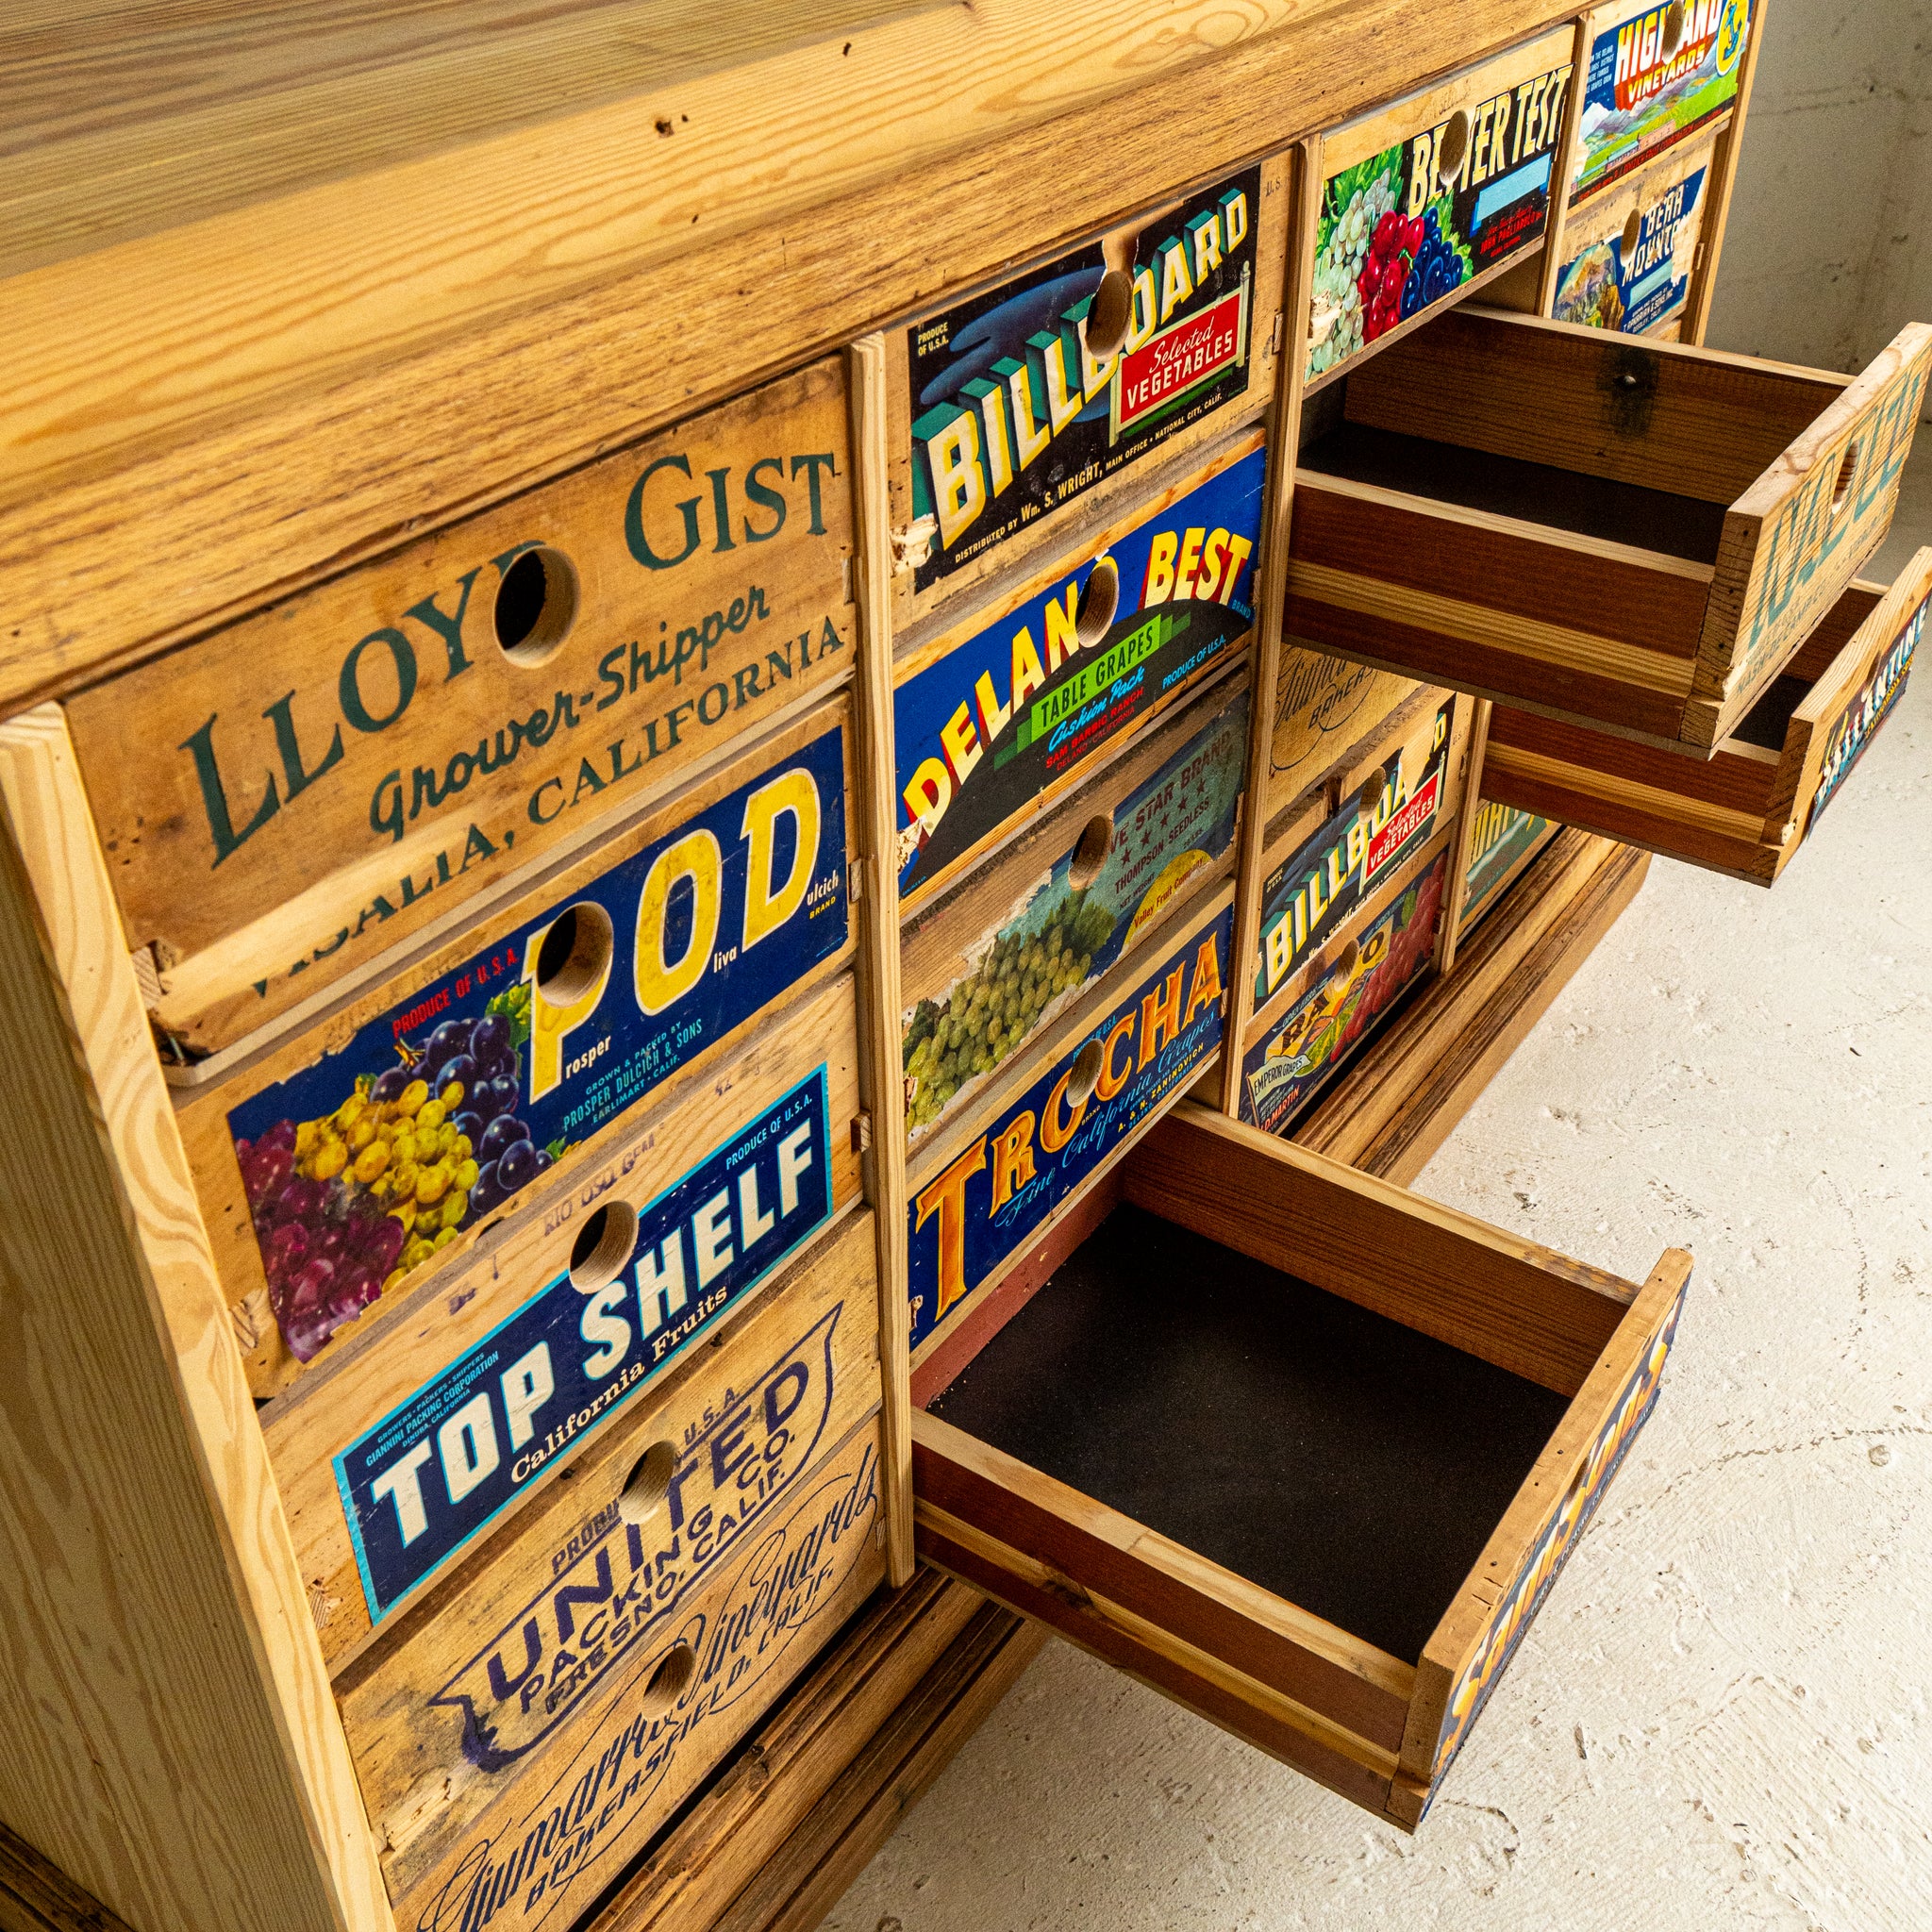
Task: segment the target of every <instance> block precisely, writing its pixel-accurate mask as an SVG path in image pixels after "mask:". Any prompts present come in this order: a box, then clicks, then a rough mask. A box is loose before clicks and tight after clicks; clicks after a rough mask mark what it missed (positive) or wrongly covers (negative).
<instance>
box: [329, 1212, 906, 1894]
mask: <svg viewBox="0 0 1932 1932" xmlns="http://www.w3.org/2000/svg"><path fill="white" fill-rule="evenodd" d="M873 1244H874V1227H873V1222H872V1217H871V1215H870V1213H869V1212H868V1211H866V1210H864V1209H860V1210H858V1212H856V1213H854V1214H851V1215H849V1216H847V1217H845V1218H844V1219H843V1220H841V1223H840V1224H839V1225H838V1227H837V1229H836V1230H835V1231H834V1232H833V1233H832V1234H831V1235H829V1236H828V1237H827V1238H826V1239H825V1240H824V1241H822V1242H820V1243H819V1244H818V1245H817V1246H816V1247H815V1248H814V1249H813V1250H812V1251H811V1253H810V1254H808V1256H806V1257H803V1258H801V1259H800V1260H798V1261H796V1262H794V1263H793V1264H792V1265H791V1267H790V1268H788V1269H787V1270H786V1272H785V1274H784V1276H783V1278H782V1280H781V1282H780V1283H779V1285H778V1287H777V1289H776V1290H775V1291H774V1293H773V1294H772V1295H770V1296H768V1297H766V1298H765V1299H764V1300H762V1301H761V1302H760V1303H759V1304H758V1306H757V1307H755V1308H753V1309H752V1310H751V1311H749V1312H748V1313H747V1314H746V1315H745V1316H744V1317H743V1319H742V1320H739V1321H734V1322H733V1323H732V1324H731V1325H730V1327H729V1328H728V1329H727V1330H726V1331H725V1332H724V1335H723V1336H722V1337H721V1342H722V1345H721V1346H719V1347H716V1348H705V1349H700V1350H698V1351H697V1352H696V1354H695V1355H693V1356H692V1357H690V1358H688V1360H687V1361H686V1362H685V1363H684V1365H683V1366H682V1367H681V1368H679V1369H678V1370H677V1371H676V1372H675V1374H673V1375H671V1376H670V1377H668V1378H667V1379H666V1380H665V1381H664V1382H663V1383H662V1384H661V1385H660V1386H659V1387H658V1390H656V1391H653V1393H652V1395H651V1396H650V1397H649V1398H648V1399H647V1400H646V1401H645V1402H643V1403H641V1404H639V1405H638V1407H637V1409H636V1410H635V1411H634V1412H633V1413H632V1414H631V1415H630V1416H629V1417H628V1418H627V1419H626V1420H625V1422H624V1423H623V1424H622V1425H621V1426H619V1427H618V1428H615V1429H613V1430H611V1431H610V1432H608V1434H607V1435H606V1436H604V1437H603V1438H602V1439H601V1440H600V1441H598V1442H597V1443H596V1444H594V1445H593V1446H592V1447H591V1449H590V1450H589V1451H588V1452H587V1453H586V1454H585V1455H584V1456H583V1457H580V1458H578V1459H577V1460H576V1461H575V1463H574V1465H573V1469H572V1474H571V1479H570V1480H569V1481H568V1482H566V1483H561V1484H558V1485H557V1486H556V1487H555V1488H553V1489H551V1490H549V1491H546V1492H545V1494H544V1495H543V1496H542V1497H541V1499H540V1500H539V1501H537V1502H536V1503H534V1504H533V1505H532V1506H531V1507H530V1508H529V1509H528V1510H527V1511H525V1513H524V1514H522V1515H520V1516H519V1517H518V1518H517V1519H516V1521H515V1522H514V1523H513V1524H510V1525H509V1526H508V1527H507V1528H506V1529H505V1530H504V1531H503V1532H501V1533H500V1534H499V1535H496V1536H494V1537H492V1538H491V1540H490V1541H488V1542H486V1543H485V1544H483V1545H482V1546H481V1547H480V1548H479V1549H478V1551H477V1553H476V1556H475V1560H474V1561H472V1562H469V1563H467V1564H465V1565H464V1566H463V1568H462V1569H461V1570H460V1571H458V1573H457V1574H455V1575H454V1576H453V1577H452V1578H451V1579H450V1580H449V1582H448V1583H447V1584H445V1585H443V1586H441V1587H440V1588H439V1589H438V1590H437V1591H434V1592H433V1593H432V1594H431V1595H430V1596H429V1597H428V1598H427V1599H425V1602H424V1603H423V1604H422V1606H421V1607H420V1608H419V1609H417V1610H416V1611H414V1612H412V1614H411V1615H410V1616H409V1617H408V1619H407V1620H406V1621H405V1622H404V1623H402V1624H400V1625H399V1626H398V1627H397V1630H396V1633H395V1636H394V1638H393V1640H392V1641H391V1642H389V1643H387V1644H385V1645H384V1647H383V1649H382V1650H381V1652H380V1653H379V1655H378V1656H377V1657H375V1658H374V1659H372V1661H371V1664H370V1666H369V1668H368V1669H367V1670H366V1671H352V1672H350V1673H348V1674H346V1676H345V1677H344V1678H343V1679H342V1680H341V1689H340V1695H341V1707H342V1721H343V1725H344V1728H345V1729H346V1730H347V1732H348V1736H349V1743H350V1749H351V1751H352V1752H353V1754H354V1757H355V1761H356V1774H357V1778H358V1783H359V1785H360V1787H361V1790H362V1795H363V1801H364V1803H365V1804H366V1805H367V1806H368V1807H369V1815H370V1819H371V1822H372V1825H373V1827H374V1829H375V1832H376V1833H377V1835H378V1836H379V1837H380V1839H381V1840H382V1841H383V1842H384V1844H385V1845H386V1847H388V1849H389V1851H390V1852H391V1854H392V1855H393V1856H394V1857H395V1858H396V1860H397V1867H396V1868H394V1869H397V1870H402V1871H418V1872H420V1871H421V1870H423V1869H425V1867H426V1866H427V1864H428V1863H429V1862H430V1860H431V1859H432V1857H433V1856H434V1854H435V1852H436V1850H437V1849H438V1848H439V1846H441V1847H446V1846H447V1845H448V1843H449V1841H450V1840H451V1839H452V1837H453V1836H454V1835H455V1834H457V1833H459V1832H460V1831H462V1830H463V1829H464V1828H465V1827H466V1826H467V1824H468V1823H469V1822H470V1821H471V1820H473V1819H474V1818H475V1816H476V1815H477V1814H478V1813H479V1812H480V1811H481V1810H483V1809H484V1808H485V1807H487V1806H489V1805H490V1804H491V1803H492V1802H493V1801H494V1800H495V1799H496V1798H497V1797H498V1796H499V1795H500V1794H501V1793H502V1792H503V1791H504V1790H505V1789H506V1788H507V1786H508V1783H509V1782H510V1781H511V1780H513V1779H515V1778H517V1777H519V1776H520V1775H522V1774H523V1772H524V1770H525V1766H526V1765H527V1764H529V1763H530V1762H532V1761H534V1760H535V1759H537V1758H539V1757H541V1755H542V1754H543V1753H544V1752H545V1751H546V1750H547V1749H549V1748H550V1747H551V1746H552V1745H553V1744H554V1743H555V1742H556V1740H557V1739H558V1734H559V1732H561V1731H563V1730H564V1729H566V1728H567V1727H568V1726H569V1725H571V1724H574V1723H575V1721H576V1720H577V1717H578V1714H579V1713H580V1712H582V1711H583V1710H584V1709H585V1708H586V1707H589V1706H590V1705H591V1704H592V1703H593V1702H594V1701H595V1700H597V1699H598V1698H600V1697H603V1696H605V1695H607V1694H608V1692H610V1691H612V1690H613V1689H615V1688H616V1687H618V1686H619V1685H621V1684H623V1683H625V1681H627V1680H629V1679H631V1678H632V1677H633V1676H634V1674H635V1673H636V1672H637V1670H638V1667H639V1664H640V1661H641V1659H644V1658H646V1657H654V1656H656V1655H658V1654H660V1653H661V1652H662V1650H663V1649H664V1647H665V1644H666V1642H667V1641H669V1640H670V1639H671V1638H672V1637H673V1635H674V1634H675V1631H676V1629H677V1627H678V1625H679V1624H680V1623H681V1622H682V1620H683V1618H684V1617H685V1615H686V1614H687V1612H688V1611H689V1610H690V1609H691V1607H692V1606H693V1604H694V1603H696V1602H699V1601H701V1600H702V1596H703V1593H704V1592H705V1591H706V1590H707V1589H708V1588H709V1586H711V1585H712V1584H713V1583H715V1582H716V1581H717V1579H718V1578H719V1577H720V1576H721V1575H723V1574H725V1573H726V1572H727V1571H729V1570H730V1569H732V1568H733V1567H735V1565H736V1564H737V1562H738V1560H739V1558H740V1557H741V1556H742V1555H743V1553H744V1552H745V1551H746V1550H748V1549H750V1548H752V1547H754V1546H755V1545H756V1544H757V1543H758V1541H760V1540H761V1539H762V1538H763V1537H764V1536H765V1535H766V1534H767V1532H768V1531H769V1530H770V1529H771V1528H772V1527H773V1525H774V1524H777V1523H780V1522H782V1521H783V1520H784V1518H785V1517H786V1516H787V1515H788V1514H789V1513H790V1510H791V1505H792V1503H793V1502H794V1500H795V1499H796V1497H797V1496H798V1495H799V1493H800V1491H801V1484H808V1483H810V1482H811V1481H813V1480H814V1479H815V1473H816V1471H817V1469H818V1467H819V1466H820V1465H821V1464H822V1463H823V1462H824V1457H825V1456H826V1455H827V1453H828V1452H829V1451H831V1450H832V1449H833V1448H834V1446H835V1445H836V1444H838V1443H840V1442H842V1441H845V1440H846V1438H847V1437H849V1436H850V1435H851V1434H852V1432H853V1431H854V1430H855V1429H856V1428H858V1426H859V1425H860V1424H862V1423H863V1422H864V1421H865V1419H866V1418H867V1417H868V1416H870V1415H871V1414H872V1413H873V1412H874V1411H875V1410H876V1408H877V1407H878V1402H879V1373H878V1362H877V1345H876V1344H877V1332H878V1324H877V1293H876V1286H875V1281H874V1246H873ZM429 1767H434V1778H435V1780H436V1781H437V1790H436V1793H435V1797H434V1799H433V1800H432V1802H431V1803H430V1804H428V1805H426V1806H425V1804H424V1803H423V1792H424V1790H425V1782H426V1781H427V1780H428V1779H429V1777H430V1773H429V1770H428V1768H429Z"/></svg>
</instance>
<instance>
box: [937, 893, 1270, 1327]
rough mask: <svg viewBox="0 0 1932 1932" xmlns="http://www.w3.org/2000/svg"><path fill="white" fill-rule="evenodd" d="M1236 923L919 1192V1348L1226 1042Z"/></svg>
mask: <svg viewBox="0 0 1932 1932" xmlns="http://www.w3.org/2000/svg"><path fill="white" fill-rule="evenodd" d="M1233 926H1234V913H1233V911H1232V909H1231V908H1228V909H1224V910H1223V911H1221V912H1220V913H1218V914H1216V915H1215V916H1214V917H1213V918H1211V919H1210V920H1208V922H1207V923H1206V924H1204V925H1201V926H1198V927H1197V928H1196V929H1195V930H1194V931H1193V932H1191V934H1190V935H1189V936H1188V937H1187V938H1186V939H1185V940H1183V941H1181V942H1180V943H1179V944H1178V945H1177V946H1176V947H1175V948H1174V950H1173V951H1172V952H1171V953H1170V954H1169V955H1168V956H1167V958H1165V959H1163V961H1162V962H1161V964H1160V965H1159V966H1158V967H1157V968H1156V969H1155V970H1154V972H1153V973H1152V974H1149V975H1148V976H1147V978H1145V979H1144V980H1142V981H1141V984H1140V985H1139V986H1138V987H1136V988H1135V989H1134V991H1132V992H1131V993H1129V994H1128V995H1127V996H1126V997H1125V998H1124V999H1123V1000H1121V1001H1120V1002H1119V1003H1118V1004H1117V1005H1116V1006H1115V1007H1114V1008H1113V1009H1112V1010H1111V1011H1110V1012H1108V1014H1107V1015H1106V1017H1105V1018H1104V1019H1102V1020H1101V1021H1100V1022H1099V1023H1098V1024H1096V1025H1095V1026H1094V1027H1093V1028H1092V1030H1091V1032H1090V1033H1089V1034H1088V1036H1087V1037H1086V1039H1085V1040H1083V1041H1081V1042H1080V1043H1079V1044H1078V1045H1077V1046H1076V1047H1074V1049H1073V1050H1072V1051H1071V1052H1069V1053H1068V1054H1067V1055H1066V1056H1065V1057H1064V1058H1061V1060H1060V1061H1059V1062H1058V1065H1056V1066H1055V1067H1053V1068H1051V1069H1050V1070H1049V1071H1048V1072H1046V1073H1045V1074H1042V1075H1041V1078H1040V1079H1039V1080H1038V1081H1036V1082H1035V1084H1034V1085H1033V1086H1032V1087H1031V1088H1029V1089H1028V1090H1027V1091H1026V1092H1025V1093H1024V1095H1022V1096H1021V1097H1020V1098H1019V1099H1018V1100H1016V1101H1015V1102H1014V1103H1013V1105H1012V1106H1010V1107H1008V1108H1005V1109H1004V1110H1003V1111H1002V1112H1001V1113H1000V1115H999V1116H998V1119H997V1121H996V1122H995V1124H993V1125H992V1126H991V1128H990V1129H989V1130H988V1131H987V1132H985V1133H982V1134H980V1135H978V1136H977V1137H976V1138H974V1140H973V1141H971V1142H970V1143H969V1144H968V1145H967V1146H966V1147H965V1148H964V1149H963V1150H962V1151H961V1152H960V1153H959V1154H958V1155H956V1156H955V1157H954V1158H953V1159H952V1160H951V1161H949V1162H948V1163H947V1165H946V1166H945V1168H944V1169H943V1171H942V1172H941V1173H940V1174H937V1175H935V1176H934V1177H933V1178H932V1179H931V1180H930V1181H928V1182H927V1183H926V1184H925V1185H924V1187H922V1188H920V1189H918V1190H917V1191H916V1192H915V1193H914V1194H913V1197H912V1201H911V1204H910V1208H909V1210H908V1223H909V1234H910V1242H909V1246H910V1251H911V1252H910V1258H909V1261H908V1292H909V1294H910V1296H911V1303H912V1341H913V1342H914V1344H915V1345H916V1344H917V1343H919V1342H921V1341H924V1339H925V1338H926V1336H928V1335H930V1334H931V1333H932V1331H933V1329H934V1328H935V1327H937V1326H938V1324H940V1323H941V1321H942V1320H944V1318H945V1317H946V1316H947V1315H949V1314H950V1313H951V1312H952V1310H953V1309H954V1308H956V1307H958V1306H959V1304H960V1303H961V1302H962V1301H964V1300H965V1299H966V1297H967V1296H968V1295H969V1294H971V1293H972V1291H974V1289H976V1288H978V1287H979V1285H980V1284H981V1283H982V1282H983V1281H985V1280H986V1278H987V1277H988V1275H989V1274H991V1272H992V1271H993V1269H994V1268H995V1267H997V1266H998V1264H999V1263H1000V1261H1001V1260H1003V1259H1004V1258H1005V1257H1007V1256H1008V1255H1009V1254H1011V1253H1012V1252H1013V1250H1014V1249H1015V1248H1016V1247H1018V1246H1019V1245H1020V1244H1021V1243H1022V1242H1023V1241H1025V1240H1026V1238H1027V1236H1028V1235H1029V1234H1031V1233H1032V1231H1033V1230H1034V1229H1035V1228H1036V1227H1038V1226H1039V1225H1040V1224H1041V1222H1042V1221H1044V1220H1045V1219H1046V1217H1047V1216H1048V1215H1049V1214H1050V1213H1052V1212H1053V1210H1054V1208H1057V1207H1058V1205H1059V1204H1060V1203H1061V1202H1062V1201H1064V1200H1065V1199H1066V1198H1067V1196H1068V1195H1069V1194H1071V1193H1072V1192H1073V1191H1074V1189H1075V1188H1076V1187H1078V1186H1079V1184H1080V1183H1081V1181H1083V1180H1084V1179H1085V1178H1086V1177H1087V1176H1088V1175H1089V1174H1091V1173H1092V1172H1093V1170H1094V1168H1095V1167H1097V1166H1098V1165H1099V1163H1100V1162H1101V1161H1102V1160H1104V1159H1105V1158H1107V1157H1108V1154H1110V1153H1111V1152H1112V1151H1113V1150H1114V1149H1115V1148H1116V1147H1117V1146H1119V1145H1120V1143H1121V1141H1122V1140H1123V1139H1124V1137H1125V1136H1126V1135H1127V1134H1130V1133H1131V1132H1132V1131H1133V1130H1134V1129H1135V1128H1136V1127H1137V1126H1139V1125H1140V1124H1141V1122H1143V1121H1144V1120H1145V1119H1146V1118H1147V1116H1148V1115H1149V1113H1150V1112H1151V1111H1152V1110H1153V1109H1154V1108H1156V1107H1158V1106H1159V1105H1160V1103H1161V1102H1162V1101H1164V1100H1166V1099H1167V1098H1168V1097H1169V1096H1170V1095H1172V1094H1174V1093H1176V1092H1178V1091H1181V1089H1182V1088H1184V1087H1185V1086H1186V1084H1187V1083H1188V1082H1189V1081H1190V1080H1191V1078H1192V1077H1193V1075H1194V1074H1195V1072H1196V1071H1197V1070H1198V1069H1199V1068H1200V1067H1201V1066H1202V1064H1203V1063H1204V1062H1205V1061H1206V1060H1207V1059H1208V1058H1209V1057H1210V1056H1211V1055H1212V1054H1213V1052H1214V1050H1215V1049H1216V1048H1217V1047H1218V1046H1219V1045H1220V1044H1221V1033H1222V1025H1223V1022H1224V1017H1225V1014H1224V1008H1225V1005H1226V995H1225V987H1226V968H1227V963H1228V946H1229V943H1230V938H1231V935H1232V932H1233Z"/></svg>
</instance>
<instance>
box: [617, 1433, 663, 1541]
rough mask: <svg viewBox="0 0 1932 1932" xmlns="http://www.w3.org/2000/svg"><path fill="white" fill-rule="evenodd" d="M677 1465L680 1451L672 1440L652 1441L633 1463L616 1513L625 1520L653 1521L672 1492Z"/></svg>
mask: <svg viewBox="0 0 1932 1932" xmlns="http://www.w3.org/2000/svg"><path fill="white" fill-rule="evenodd" d="M676 1469H677V1451H676V1450H675V1449H674V1448H673V1447H672V1446H671V1444H670V1443H669V1442H653V1443H652V1444H651V1446H650V1447H649V1448H648V1449H646V1450H645V1451H644V1453H643V1454H642V1455H641V1456H640V1457H638V1459H637V1460H636V1461H635V1462H634V1463H632V1464H631V1470H630V1474H628V1475H627V1476H625V1479H624V1488H623V1489H622V1490H621V1491H619V1492H618V1497H617V1513H618V1515H619V1516H621V1517H622V1518H623V1519H624V1521H625V1522H626V1523H637V1524H644V1523H648V1522H650V1520H651V1519H652V1517H654V1516H655V1515H657V1513H658V1510H660V1509H661V1508H663V1507H664V1501H665V1498H666V1497H667V1496H669V1495H670V1493H671V1478H672V1476H673V1475H674V1474H675V1473H676Z"/></svg>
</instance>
